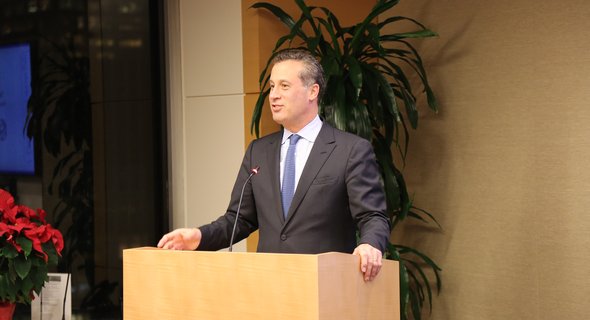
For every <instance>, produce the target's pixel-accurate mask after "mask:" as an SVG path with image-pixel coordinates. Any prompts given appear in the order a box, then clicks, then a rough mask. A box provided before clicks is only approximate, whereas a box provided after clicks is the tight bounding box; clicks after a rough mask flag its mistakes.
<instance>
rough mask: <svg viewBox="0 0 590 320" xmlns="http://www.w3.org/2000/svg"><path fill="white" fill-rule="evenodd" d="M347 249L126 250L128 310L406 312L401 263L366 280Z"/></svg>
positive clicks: (154, 314)
mask: <svg viewBox="0 0 590 320" xmlns="http://www.w3.org/2000/svg"><path fill="white" fill-rule="evenodd" d="M359 259H360V258H359V257H357V256H353V255H350V254H344V253H325V254H319V255H306V254H265V253H244V252H199V251H172V250H162V249H157V248H137V249H128V250H124V251H123V318H124V319H125V320H136V319H137V320H140V319H141V320H147V319H174V320H177V319H190V320H193V319H208V320H209V319H222V320H226V319H227V320H248V319H256V320H261V319H272V320H277V319H297V320H313V319H321V320H324V319H338V320H341V319H351V320H353V319H366V320H372V319H388V320H390V319H399V314H400V310H399V269H398V267H399V266H398V263H397V262H396V261H390V260H385V261H384V263H383V268H382V269H381V272H380V273H379V275H378V276H377V278H376V279H375V280H373V281H371V282H364V281H363V278H362V275H361V273H360V271H359V269H360V267H359V263H360V260H359Z"/></svg>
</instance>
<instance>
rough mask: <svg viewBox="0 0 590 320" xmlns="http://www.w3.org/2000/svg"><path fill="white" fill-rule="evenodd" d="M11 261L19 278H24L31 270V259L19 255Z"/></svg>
mask: <svg viewBox="0 0 590 320" xmlns="http://www.w3.org/2000/svg"><path fill="white" fill-rule="evenodd" d="M13 261H14V270H15V271H16V274H17V275H18V276H19V278H21V279H25V278H26V277H27V276H28V275H29V271H30V270H31V260H30V259H25V258H24V257H20V256H19V257H18V258H16V259H13Z"/></svg>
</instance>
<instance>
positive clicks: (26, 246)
mask: <svg viewBox="0 0 590 320" xmlns="http://www.w3.org/2000/svg"><path fill="white" fill-rule="evenodd" d="M16 243H18V244H19V245H20V246H21V249H23V252H24V254H25V257H28V256H29V255H30V254H31V250H33V241H31V240H30V239H29V238H27V237H25V236H24V235H23V236H19V237H17V238H16Z"/></svg>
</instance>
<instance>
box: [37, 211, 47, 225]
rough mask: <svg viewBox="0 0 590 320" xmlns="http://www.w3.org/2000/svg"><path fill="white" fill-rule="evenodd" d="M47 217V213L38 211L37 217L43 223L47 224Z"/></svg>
mask: <svg viewBox="0 0 590 320" xmlns="http://www.w3.org/2000/svg"><path fill="white" fill-rule="evenodd" d="M46 216H47V212H45V210H43V209H37V217H39V219H40V220H41V222H42V223H47V222H46V221H45V217H46Z"/></svg>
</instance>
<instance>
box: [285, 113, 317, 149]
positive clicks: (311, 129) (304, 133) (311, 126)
mask: <svg viewBox="0 0 590 320" xmlns="http://www.w3.org/2000/svg"><path fill="white" fill-rule="evenodd" d="M320 129H322V120H321V119H320V116H319V115H316V116H315V118H313V120H311V121H310V122H309V123H308V124H307V125H305V127H303V129H301V130H299V132H295V133H297V135H299V136H301V138H303V139H305V140H307V141H309V142H311V143H314V142H315V139H316V138H317V136H318V134H320ZM293 133H294V132H291V131H289V130H287V129H283V140H281V144H283V143H285V141H287V140H288V139H289V137H290V136H291V135H292V134H293Z"/></svg>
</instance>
